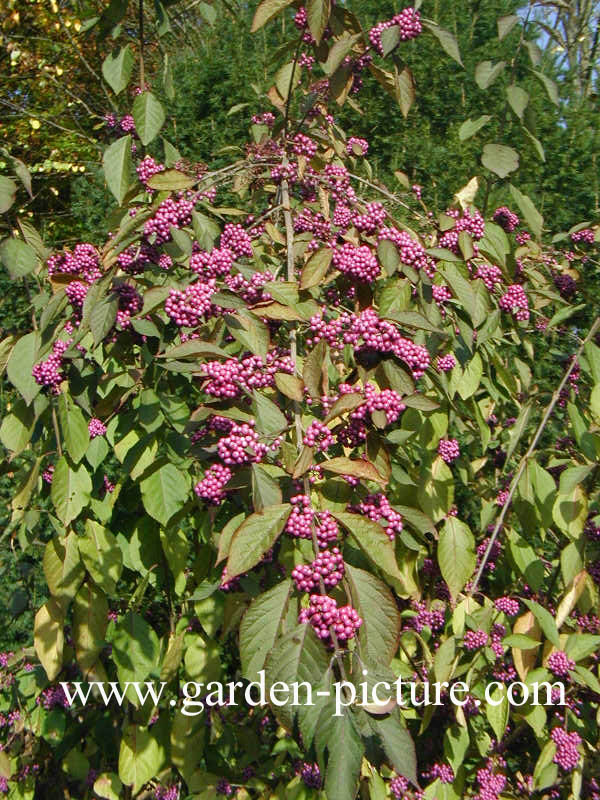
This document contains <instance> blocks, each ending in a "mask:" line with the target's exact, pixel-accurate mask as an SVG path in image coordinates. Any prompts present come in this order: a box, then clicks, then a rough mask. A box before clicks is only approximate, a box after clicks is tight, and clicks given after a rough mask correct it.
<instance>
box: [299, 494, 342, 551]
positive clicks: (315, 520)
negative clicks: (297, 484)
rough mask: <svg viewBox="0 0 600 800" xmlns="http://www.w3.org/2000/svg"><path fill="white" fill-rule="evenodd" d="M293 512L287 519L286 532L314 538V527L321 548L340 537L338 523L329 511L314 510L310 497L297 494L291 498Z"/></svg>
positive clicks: (302, 537) (300, 536) (300, 537)
mask: <svg viewBox="0 0 600 800" xmlns="http://www.w3.org/2000/svg"><path fill="white" fill-rule="evenodd" d="M290 503H291V505H292V513H291V514H290V516H289V517H288V519H287V522H286V525H285V532H286V533H287V534H289V535H290V536H295V537H297V538H298V539H312V527H313V525H314V526H315V533H316V536H317V542H318V544H319V548H320V549H321V550H324V549H325V548H327V547H328V546H329V545H330V544H331V543H332V542H335V541H337V539H338V537H339V533H340V531H339V528H338V524H337V522H336V521H335V519H334V518H333V517H332V515H331V514H330V513H329V511H314V510H313V508H312V507H311V503H310V497H308V496H307V495H305V494H297V495H294V496H293V497H291V498H290Z"/></svg>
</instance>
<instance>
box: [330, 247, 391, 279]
mask: <svg viewBox="0 0 600 800" xmlns="http://www.w3.org/2000/svg"><path fill="white" fill-rule="evenodd" d="M333 265H334V267H335V268H336V269H337V270H339V271H340V272H342V273H343V274H344V275H349V276H350V277H351V278H355V279H356V280H358V281H362V282H363V283H371V282H372V281H374V280H375V278H377V277H378V276H379V273H380V272H381V266H380V265H379V262H378V261H377V258H376V257H375V255H374V254H373V253H372V252H371V248H370V247H367V245H361V246H360V247H356V246H355V245H353V244H351V243H350V242H345V243H344V244H343V245H342V246H341V247H339V248H337V249H336V250H334V251H333Z"/></svg>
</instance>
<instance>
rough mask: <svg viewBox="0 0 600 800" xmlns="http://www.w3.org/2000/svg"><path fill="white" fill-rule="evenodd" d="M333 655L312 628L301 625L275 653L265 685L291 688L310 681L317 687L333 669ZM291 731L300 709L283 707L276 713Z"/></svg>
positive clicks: (277, 647)
mask: <svg viewBox="0 0 600 800" xmlns="http://www.w3.org/2000/svg"><path fill="white" fill-rule="evenodd" d="M329 661H330V655H329V653H328V652H327V650H326V649H325V646H324V644H323V643H322V642H321V640H320V639H318V638H317V635H316V633H315V632H314V630H313V628H312V626H311V625H309V624H308V623H301V624H300V625H298V626H296V627H295V628H294V629H293V630H291V631H290V632H289V633H286V634H285V635H284V636H282V637H281V638H280V639H279V640H278V641H277V643H276V645H275V648H274V649H273V650H272V651H271V654H270V656H269V658H268V659H267V662H266V666H265V683H266V684H267V686H268V687H270V686H272V685H273V684H274V683H275V682H276V681H283V682H284V683H286V684H288V685H291V684H292V683H294V682H296V681H297V682H298V683H300V682H302V681H306V682H307V683H309V684H311V686H312V685H315V684H316V683H318V682H319V681H320V679H321V677H322V676H323V675H325V673H326V672H327V671H328V669H329ZM273 710H274V711H275V712H276V713H277V716H278V717H279V718H280V719H281V720H282V721H283V722H284V723H285V724H286V725H288V726H289V727H290V728H291V727H292V722H293V717H294V715H295V714H296V713H297V709H295V708H293V707H292V706H288V705H285V706H281V707H277V708H274V709H273Z"/></svg>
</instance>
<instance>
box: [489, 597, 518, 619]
mask: <svg viewBox="0 0 600 800" xmlns="http://www.w3.org/2000/svg"><path fill="white" fill-rule="evenodd" d="M494 606H495V607H496V609H497V610H498V611H502V612H503V613H504V614H506V615H507V616H508V617H514V616H516V615H517V614H518V613H519V601H518V600H514V599H513V598H512V597H499V598H498V599H497V600H496V601H495V602H494Z"/></svg>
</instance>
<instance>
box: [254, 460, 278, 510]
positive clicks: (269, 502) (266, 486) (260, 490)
mask: <svg viewBox="0 0 600 800" xmlns="http://www.w3.org/2000/svg"><path fill="white" fill-rule="evenodd" d="M281 500H282V496H281V489H280V487H279V483H278V482H277V481H276V480H275V478H272V477H271V476H270V475H269V473H268V472H267V470H266V469H265V468H264V467H261V466H260V465H259V464H252V501H253V504H254V510H255V511H262V510H263V509H264V508H268V507H269V506H276V505H278V504H279V503H281Z"/></svg>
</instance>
